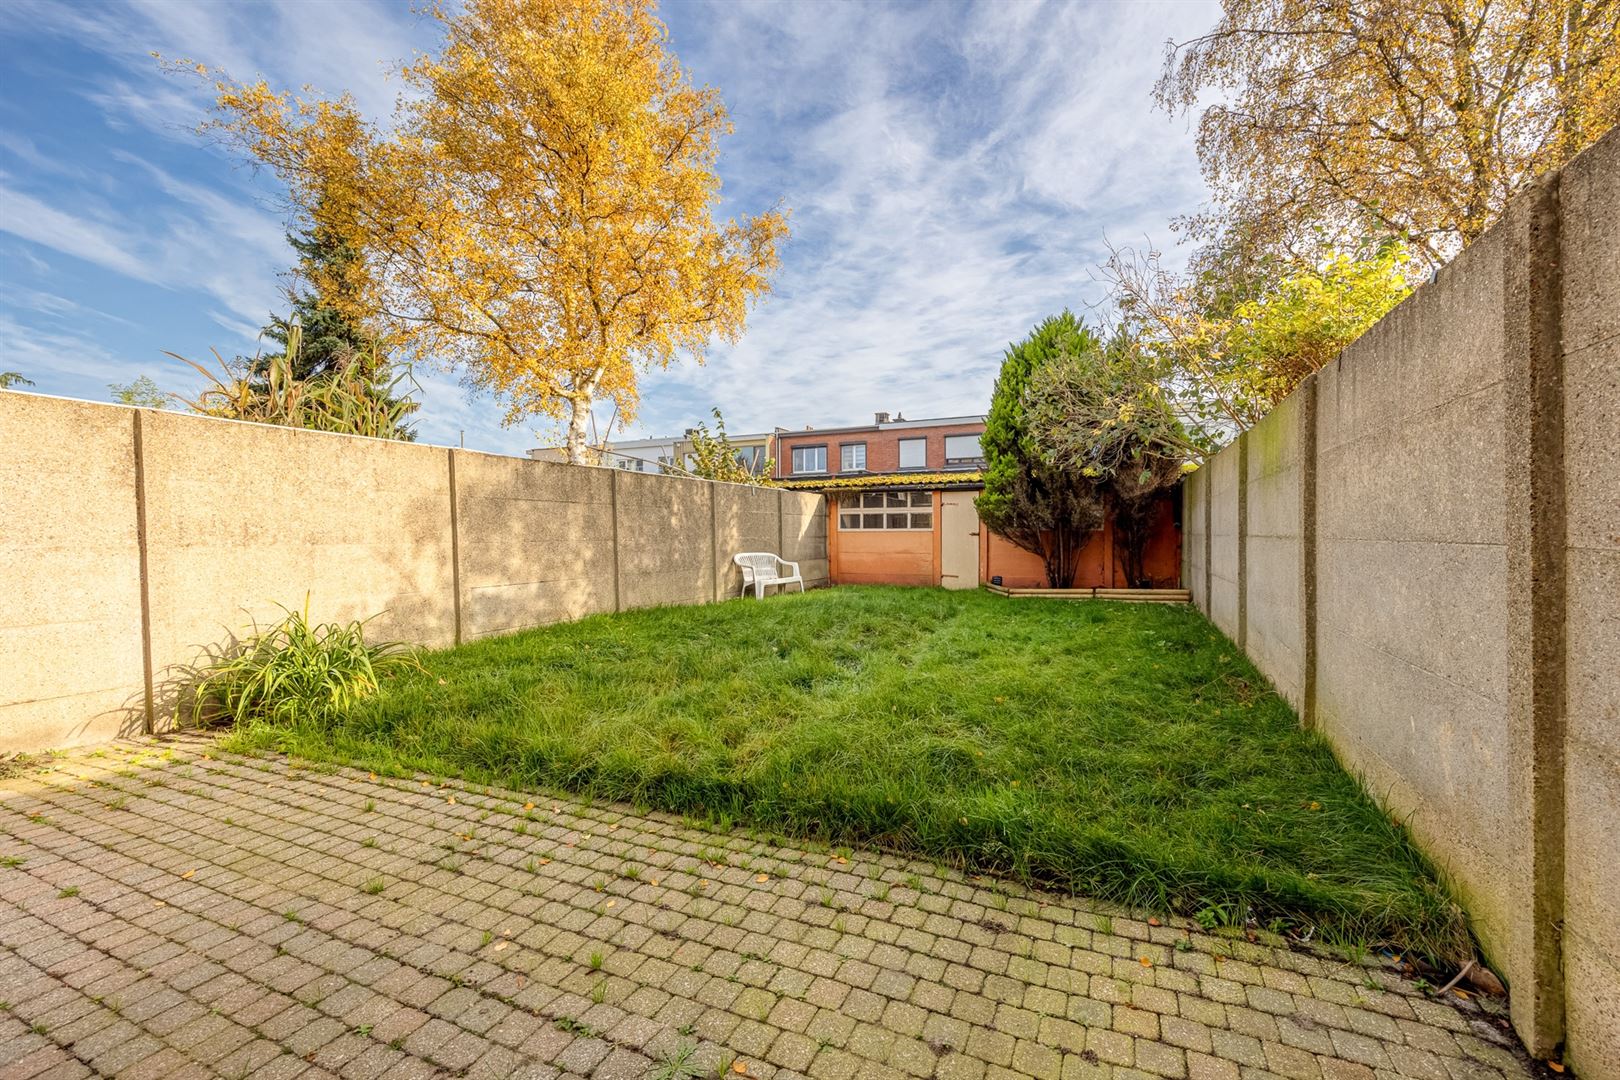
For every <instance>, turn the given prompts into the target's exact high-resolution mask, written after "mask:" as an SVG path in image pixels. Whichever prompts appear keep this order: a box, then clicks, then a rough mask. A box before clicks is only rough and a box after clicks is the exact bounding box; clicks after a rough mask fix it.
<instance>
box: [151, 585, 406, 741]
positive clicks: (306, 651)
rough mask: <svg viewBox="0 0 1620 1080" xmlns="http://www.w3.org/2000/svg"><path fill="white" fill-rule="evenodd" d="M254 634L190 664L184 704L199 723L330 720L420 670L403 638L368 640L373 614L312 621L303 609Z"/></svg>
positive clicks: (306, 604) (306, 607)
mask: <svg viewBox="0 0 1620 1080" xmlns="http://www.w3.org/2000/svg"><path fill="white" fill-rule="evenodd" d="M282 610H283V611H285V612H287V617H286V618H284V619H282V620H281V621H280V622H279V623H276V624H275V625H274V626H271V627H269V628H268V629H265V630H261V629H259V627H258V624H257V623H255V624H254V627H253V633H252V634H251V635H250V636H248V637H247V638H245V639H244V640H242V641H239V642H236V643H235V644H234V645H233V646H231V647H230V648H227V649H225V650H223V651H222V652H221V653H219V655H217V656H214V657H211V658H210V659H209V660H208V661H207V662H206V663H204V664H201V665H198V666H196V667H194V668H192V669H191V682H190V688H189V689H190V692H189V694H187V695H186V697H187V701H186V704H185V705H183V706H182V708H189V710H190V717H191V719H192V721H194V722H213V721H228V722H229V723H231V724H233V725H235V726H237V727H252V726H257V725H269V726H274V727H292V726H297V725H301V724H304V723H308V722H312V721H313V722H316V723H320V722H330V721H333V720H335V719H337V718H338V717H341V716H343V715H344V714H346V713H347V712H348V711H349V710H350V709H352V708H353V707H354V706H355V705H357V704H358V703H360V702H361V701H364V700H365V699H367V698H369V697H371V696H373V695H374V694H376V693H377V691H378V689H379V688H380V687H381V686H382V682H383V680H384V679H385V678H387V677H389V676H390V675H392V674H394V673H396V672H399V671H403V670H405V669H407V668H415V669H419V668H420V665H419V664H418V663H417V661H416V657H415V654H414V652H413V651H412V650H411V649H410V648H409V647H408V646H406V645H404V644H402V643H400V642H393V641H387V642H378V643H371V642H367V641H366V639H365V627H366V623H367V622H369V621H370V620H368V619H356V620H354V621H353V622H349V623H336V622H330V623H315V624H311V623H310V621H309V600H308V598H307V597H306V598H305V601H304V610H302V611H294V610H291V609H288V608H282Z"/></svg>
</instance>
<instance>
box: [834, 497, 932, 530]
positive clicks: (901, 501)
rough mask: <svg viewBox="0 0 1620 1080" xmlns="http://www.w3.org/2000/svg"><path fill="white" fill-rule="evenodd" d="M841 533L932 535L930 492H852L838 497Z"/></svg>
mask: <svg viewBox="0 0 1620 1080" xmlns="http://www.w3.org/2000/svg"><path fill="white" fill-rule="evenodd" d="M838 528H839V529H840V530H841V531H844V532H901V531H905V532H932V531H933V528H934V493H933V492H932V491H853V492H847V493H845V494H843V495H840V496H838Z"/></svg>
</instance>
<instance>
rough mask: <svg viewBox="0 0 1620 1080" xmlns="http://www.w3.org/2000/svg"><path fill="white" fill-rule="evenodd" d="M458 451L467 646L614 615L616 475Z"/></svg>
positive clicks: (463, 616)
mask: <svg viewBox="0 0 1620 1080" xmlns="http://www.w3.org/2000/svg"><path fill="white" fill-rule="evenodd" d="M454 453H455V456H456V512H457V529H458V538H459V544H458V547H459V550H460V553H461V635H462V639H463V640H471V639H473V638H479V637H487V636H489V635H491V634H502V633H509V632H511V631H513V630H521V629H524V628H526V627H531V626H542V625H545V624H546V623H553V622H558V621H561V620H564V619H577V618H580V617H581V616H584V615H589V614H592V613H593V612H598V611H612V610H614V605H615V599H614V572H613V491H612V485H613V475H612V474H611V473H609V472H608V471H606V470H604V469H577V468H572V467H570V466H567V465H556V464H550V463H547V462H537V461H527V460H524V459H523V458H510V457H499V456H497V455H494V454H477V453H469V452H467V451H462V450H458V451H455V452H454Z"/></svg>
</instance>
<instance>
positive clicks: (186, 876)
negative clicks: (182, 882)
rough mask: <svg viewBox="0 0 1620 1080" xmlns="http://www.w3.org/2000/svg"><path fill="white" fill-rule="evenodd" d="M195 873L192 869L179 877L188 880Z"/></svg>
mask: <svg viewBox="0 0 1620 1080" xmlns="http://www.w3.org/2000/svg"><path fill="white" fill-rule="evenodd" d="M196 872H197V871H196V869H195V868H193V869H191V870H187V871H186V872H185V873H183V874H181V875H180V876H181V877H182V878H189V877H190V876H191V875H192V874H195V873H196Z"/></svg>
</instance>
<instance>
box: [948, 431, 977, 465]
mask: <svg viewBox="0 0 1620 1080" xmlns="http://www.w3.org/2000/svg"><path fill="white" fill-rule="evenodd" d="M983 460H984V448H983V447H981V446H980V445H979V437H978V436H977V435H947V436H945V464H947V465H977V464H978V463H980V462H982V461H983Z"/></svg>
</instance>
